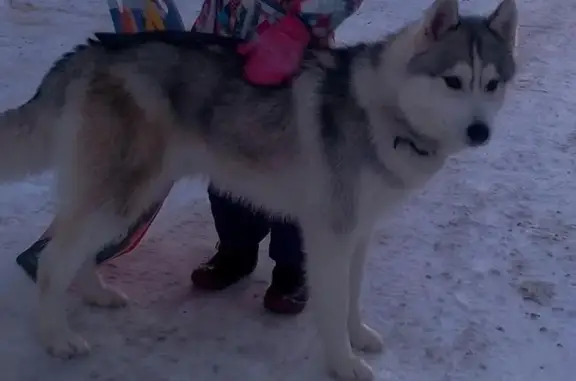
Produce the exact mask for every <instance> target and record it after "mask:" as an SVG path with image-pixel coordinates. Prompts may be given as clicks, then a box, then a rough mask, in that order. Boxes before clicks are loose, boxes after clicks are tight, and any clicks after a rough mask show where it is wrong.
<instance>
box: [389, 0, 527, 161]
mask: <svg viewBox="0 0 576 381" xmlns="http://www.w3.org/2000/svg"><path fill="white" fill-rule="evenodd" d="M516 29H517V9H516V4H515V2H514V0H503V1H502V2H501V3H500V5H499V6H498V7H497V8H496V9H495V10H494V12H492V14H490V15H489V16H486V17H464V16H461V15H460V14H459V10H458V0H436V1H435V3H434V4H433V5H432V6H431V7H430V8H429V9H428V10H427V11H426V13H425V16H424V17H423V18H422V20H421V22H420V23H419V24H418V26H417V27H416V31H415V32H414V33H413V34H412V37H413V42H414V45H413V47H411V51H413V54H411V56H410V57H408V65H407V74H408V75H407V76H406V77H405V78H403V81H402V82H401V83H399V84H398V86H399V87H398V89H397V91H398V100H399V106H400V108H401V109H402V111H403V113H404V115H405V117H406V118H407V119H408V121H409V122H410V124H411V125H412V126H413V128H414V129H415V130H416V132H418V133H421V134H422V135H425V136H428V137H430V138H433V139H435V140H438V141H440V142H442V144H443V145H446V148H447V149H448V150H449V151H453V152H454V151H459V150H461V149H463V148H465V147H475V146H480V145H483V144H485V143H487V142H488V140H489V139H490V137H491V134H492V128H493V120H494V117H495V116H496V114H497V112H498V111H499V110H500V108H501V107H502V104H503V100H504V94H505V91H506V86H507V84H508V83H509V81H510V80H511V79H512V77H513V76H514V73H515V59H514V50H515V46H516ZM412 49H413V50H412Z"/></svg>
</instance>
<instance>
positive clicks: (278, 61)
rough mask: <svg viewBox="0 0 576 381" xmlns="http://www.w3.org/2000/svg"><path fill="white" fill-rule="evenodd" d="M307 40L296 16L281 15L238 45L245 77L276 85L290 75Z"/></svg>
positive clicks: (294, 70)
mask: <svg viewBox="0 0 576 381" xmlns="http://www.w3.org/2000/svg"><path fill="white" fill-rule="evenodd" d="M309 41H310V34H309V32H308V29H307V28H306V26H305V25H304V23H303V22H302V21H301V20H300V19H299V18H298V17H297V16H294V15H287V16H284V17H283V18H282V19H280V21H279V22H277V23H276V24H273V25H271V26H269V27H268V28H266V29H265V30H264V31H263V32H262V34H260V35H259V37H258V38H257V39H255V40H252V41H250V42H248V43H246V44H243V45H241V46H240V48H239V53H240V54H243V55H245V56H246V65H245V67H244V75H245V77H246V79H247V80H248V81H250V82H252V83H254V84H257V85H275V84H280V83H282V82H283V81H285V80H287V79H290V78H292V77H293V76H294V74H295V73H296V71H297V70H298V68H299V67H300V62H301V61H302V56H303V54H304V50H305V49H306V46H307V45H308V42H309Z"/></svg>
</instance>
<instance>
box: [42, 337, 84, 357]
mask: <svg viewBox="0 0 576 381" xmlns="http://www.w3.org/2000/svg"><path fill="white" fill-rule="evenodd" d="M40 341H41V343H42V345H43V346H44V348H45V349H46V351H47V352H48V354H50V355H51V356H54V357H58V358H62V359H71V358H74V357H80V356H84V355H87V354H88V353H89V352H90V346H89V345H88V342H86V340H84V338H82V337H81V336H79V335H77V334H75V333H74V332H72V331H70V330H66V331H65V332H64V333H62V332H55V331H53V332H50V333H47V332H44V333H41V334H40Z"/></svg>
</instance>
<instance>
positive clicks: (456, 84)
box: [442, 75, 462, 90]
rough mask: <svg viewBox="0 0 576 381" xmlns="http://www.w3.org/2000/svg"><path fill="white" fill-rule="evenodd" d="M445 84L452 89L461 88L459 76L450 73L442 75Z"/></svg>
mask: <svg viewBox="0 0 576 381" xmlns="http://www.w3.org/2000/svg"><path fill="white" fill-rule="evenodd" d="M442 79H443V80H444V83H445V84H446V86H448V87H449V88H450V89H453V90H460V89H462V81H461V80H460V78H458V77H455V76H453V75H450V76H448V77H442Z"/></svg>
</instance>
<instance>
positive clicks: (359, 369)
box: [328, 356, 374, 381]
mask: <svg viewBox="0 0 576 381" xmlns="http://www.w3.org/2000/svg"><path fill="white" fill-rule="evenodd" d="M328 371H329V374H330V376H332V377H333V378H335V379H336V380H338V381H372V380H373V379H374V373H373V372H372V368H370V365H368V364H367V363H366V361H364V360H362V359H361V358H360V357H357V356H350V358H348V359H346V360H344V361H342V360H340V361H334V362H332V363H331V364H329V368H328Z"/></svg>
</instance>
